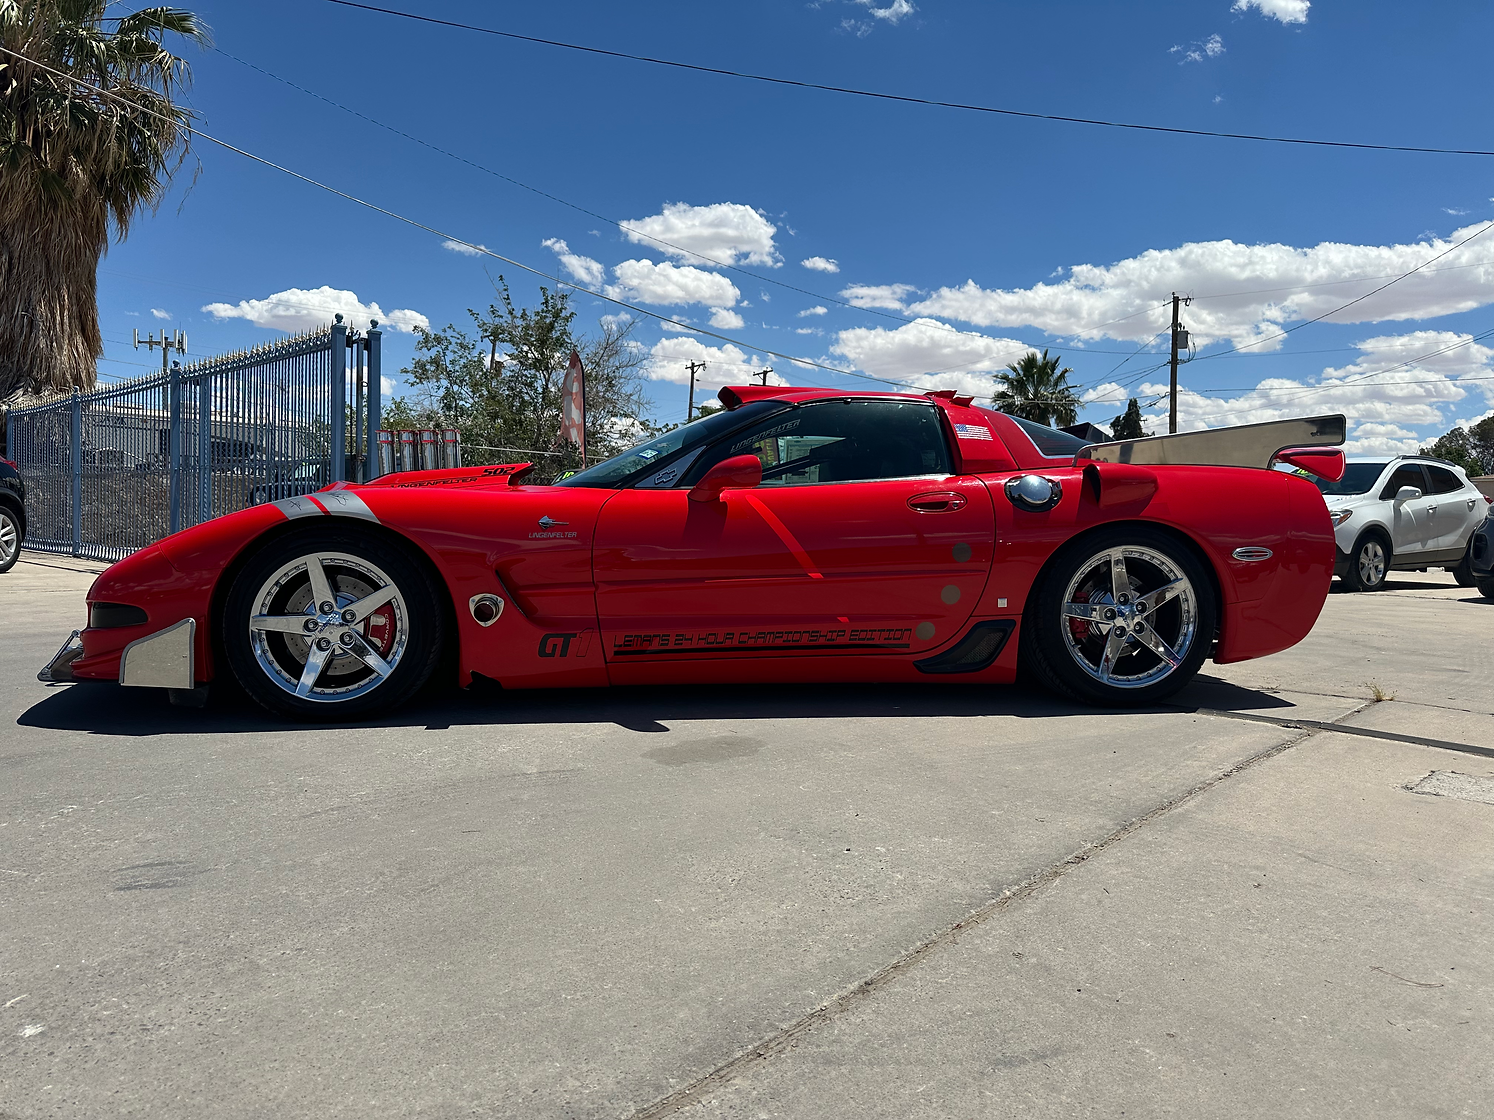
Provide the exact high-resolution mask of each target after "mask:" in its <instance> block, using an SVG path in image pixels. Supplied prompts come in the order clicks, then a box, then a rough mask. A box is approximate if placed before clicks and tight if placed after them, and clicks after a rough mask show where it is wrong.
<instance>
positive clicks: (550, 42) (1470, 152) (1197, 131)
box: [327, 0, 1494, 156]
mask: <svg viewBox="0 0 1494 1120" xmlns="http://www.w3.org/2000/svg"><path fill="white" fill-rule="evenodd" d="M327 3H329V4H337V5H339V6H340V7H344V8H358V9H361V10H363V11H366V12H378V13H380V14H381V15H386V16H396V17H398V18H400V19H408V20H415V21H417V22H420V23H428V24H434V25H435V26H438V27H450V28H454V29H456V30H459V31H476V32H478V33H480V34H483V35H496V36H499V37H500V38H504V39H513V40H516V41H518V42H522V43H537V44H539V45H541V46H546V47H561V48H563V49H565V50H571V51H583V52H585V53H586V54H597V55H605V56H606V57H608V58H621V59H627V60H629V61H631V62H647V63H649V64H650V65H653V66H669V67H673V68H674V69H677V70H692V71H695V72H697V73H701V74H716V75H719V76H721V77H727V78H743V79H746V80H749V81H754V82H767V83H769V84H771V85H779V86H793V87H796V88H798V89H815V90H821V91H823V92H826V93H843V94H848V95H851V96H854V97H870V98H875V99H877V100H881V101H897V102H902V103H904V104H908V105H928V106H932V107H935V108H940V109H961V110H964V111H966V112H972V113H991V114H995V115H997V116H1003V117H1022V118H1025V119H1027V120H1040V121H1060V122H1062V123H1064V124H1088V125H1096V126H1099V127H1102V128H1125V129H1131V130H1134V131H1139V132H1162V133H1169V134H1172V135H1175V136H1212V137H1217V138H1219V139H1225V140H1254V141H1257V142H1260V143H1268V144H1298V145H1305V146H1308V147H1316V148H1359V149H1364V150H1368V151H1377V152H1415V153H1420V154H1428V155H1451V156H1494V151H1486V150H1483V149H1476V148H1424V147H1417V146H1413V145H1407V144H1366V143H1356V142H1353V141H1348V140H1311V139H1307V138H1304V137H1296V136H1264V135H1257V134H1254V133H1248V132H1215V131H1212V130H1209V129H1201V128H1178V127H1173V126H1170V125H1159V124H1135V123H1131V122H1126V121H1107V120H1099V119H1096V118H1091V117H1069V116H1063V115H1060V114H1057V113H1032V112H1024V111H1022V110H1018V109H1001V108H997V107H995V106H992V105H970V104H965V103H963V102H959V101H938V100H935V99H933V98H928V97H912V96H909V95H906V94H898V93H880V92H877V91H875V90H864V89H854V88H851V87H847V86H832V85H825V84H822V83H820V82H807V81H801V80H798V79H795V78H774V77H769V76H768V75H765V74H752V73H749V72H746V71H742V70H728V69H725V68H722V67H717V66H701V65H697V64H696V63H693V62H678V61H675V60H673V59H667V58H652V57H650V56H648V55H642V54H629V53H628V52H626V51H613V50H606V49H604V48H602V47H587V46H582V45H581V44H579V43H566V42H562V41H561V40H559V39H542V38H539V37H537V36H534V35H520V34H519V33H518V32H515V31H500V30H498V29H497V28H494V27H480V26H478V25H476V24H471V23H459V22H457V21H456V20H449V19H437V18H436V17H434V16H423V15H418V14H416V13H414V12H403V11H400V10H398V9H396V8H381V7H378V6H376V5H373V4H359V3H355V2H354V0H327Z"/></svg>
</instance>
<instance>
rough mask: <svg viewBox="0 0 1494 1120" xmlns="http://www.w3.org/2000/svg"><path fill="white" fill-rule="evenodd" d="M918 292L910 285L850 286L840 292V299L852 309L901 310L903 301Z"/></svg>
mask: <svg viewBox="0 0 1494 1120" xmlns="http://www.w3.org/2000/svg"><path fill="white" fill-rule="evenodd" d="M916 291H918V289H917V288H915V287H913V285H912V284H852V285H851V286H850V287H849V288H846V289H844V290H842V291H841V293H840V295H841V298H842V299H844V300H845V301H846V302H847V303H849V304H850V305H851V306H852V307H885V308H887V309H888V310H889V311H901V310H903V304H904V301H905V300H906V299H907V298H908V297H909V296H910V295H912V294H913V293H914V292H916Z"/></svg>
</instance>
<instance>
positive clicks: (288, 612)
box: [249, 552, 410, 703]
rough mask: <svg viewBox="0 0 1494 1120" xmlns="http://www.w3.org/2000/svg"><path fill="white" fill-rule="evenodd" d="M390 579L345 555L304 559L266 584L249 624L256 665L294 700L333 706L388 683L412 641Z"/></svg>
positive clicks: (401, 600)
mask: <svg viewBox="0 0 1494 1120" xmlns="http://www.w3.org/2000/svg"><path fill="white" fill-rule="evenodd" d="M409 618H410V611H409V608H408V607H407V606H406V605H405V600H404V596H402V595H401V594H400V592H399V588H398V587H396V586H395V585H394V581H393V580H392V579H390V577H389V576H388V575H387V574H386V573H384V572H383V571H381V570H380V569H379V568H377V567H375V566H374V565H373V564H371V563H369V562H368V561H366V560H361V559H359V558H358V557H356V556H349V555H347V554H345V553H339V552H327V553H320V554H317V553H311V554H309V555H306V556H299V557H297V558H296V559H294V560H292V561H291V562H290V563H289V564H285V565H282V566H281V567H280V568H279V570H277V571H276V572H275V573H274V574H272V575H271V576H270V578H269V579H267V580H265V582H264V584H263V586H261V587H260V589H259V594H258V595H257V596H256V602H255V606H254V614H253V615H252V616H251V617H250V619H249V640H250V643H251V644H252V645H253V647H254V658H255V660H256V661H258V662H259V665H260V668H261V669H263V670H264V672H265V676H266V677H268V678H269V679H270V680H271V681H273V682H274V683H275V684H277V685H279V686H280V687H281V688H283V689H285V691H287V692H289V693H291V694H292V695H293V696H299V697H302V698H303V699H307V700H312V701H315V702H319V703H326V702H329V701H337V700H350V699H353V698H354V697H357V696H362V695H363V694H364V693H367V692H371V691H373V690H374V689H375V688H378V687H379V685H381V684H383V683H384V682H385V681H386V680H388V679H389V677H390V675H391V674H392V673H393V672H394V670H395V668H396V666H398V665H399V662H400V659H401V658H402V657H403V656H404V653H405V647H406V646H407V645H408V644H409V640H410V623H409Z"/></svg>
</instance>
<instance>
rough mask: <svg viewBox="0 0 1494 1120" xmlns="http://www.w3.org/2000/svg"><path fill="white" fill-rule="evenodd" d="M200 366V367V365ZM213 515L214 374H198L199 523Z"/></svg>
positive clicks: (203, 372)
mask: <svg viewBox="0 0 1494 1120" xmlns="http://www.w3.org/2000/svg"><path fill="white" fill-rule="evenodd" d="M199 368H200V367H199ZM212 517H213V376H212V374H210V373H208V372H207V370H202V372H201V373H199V374H198V375H197V523H198V524H199V525H201V524H202V523H203V522H204V521H211V520H212Z"/></svg>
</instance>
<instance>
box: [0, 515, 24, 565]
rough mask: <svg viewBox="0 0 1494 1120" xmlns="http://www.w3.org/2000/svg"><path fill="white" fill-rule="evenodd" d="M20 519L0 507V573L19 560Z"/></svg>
mask: <svg viewBox="0 0 1494 1120" xmlns="http://www.w3.org/2000/svg"><path fill="white" fill-rule="evenodd" d="M21 539H22V537H21V519H20V518H19V517H17V516H16V515H15V512H14V511H13V510H12V509H10V507H9V506H4V505H0V572H8V571H10V570H11V569H12V568H14V567H15V566H16V561H17V560H19V559H20V558H21Z"/></svg>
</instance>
